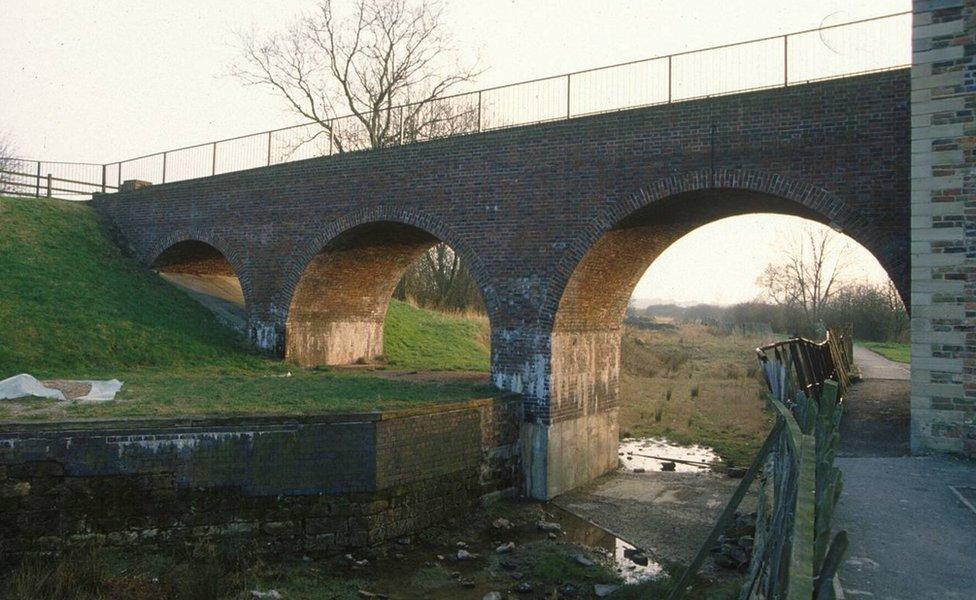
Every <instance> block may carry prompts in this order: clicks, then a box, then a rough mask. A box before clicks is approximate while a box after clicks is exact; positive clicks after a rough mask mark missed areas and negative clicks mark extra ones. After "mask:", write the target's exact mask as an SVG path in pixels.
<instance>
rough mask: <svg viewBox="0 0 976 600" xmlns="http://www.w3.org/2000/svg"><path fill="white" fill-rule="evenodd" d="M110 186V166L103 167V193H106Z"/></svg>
mask: <svg viewBox="0 0 976 600" xmlns="http://www.w3.org/2000/svg"><path fill="white" fill-rule="evenodd" d="M107 184H108V165H102V193H103V194H104V193H105V189H106V185H107Z"/></svg>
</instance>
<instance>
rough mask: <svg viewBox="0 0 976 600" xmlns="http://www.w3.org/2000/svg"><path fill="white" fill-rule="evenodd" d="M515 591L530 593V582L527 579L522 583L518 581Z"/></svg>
mask: <svg viewBox="0 0 976 600" xmlns="http://www.w3.org/2000/svg"><path fill="white" fill-rule="evenodd" d="M515 593H516V594H531V593H532V584H531V583H529V582H528V581H523V582H522V583H520V584H518V585H517V586H515Z"/></svg>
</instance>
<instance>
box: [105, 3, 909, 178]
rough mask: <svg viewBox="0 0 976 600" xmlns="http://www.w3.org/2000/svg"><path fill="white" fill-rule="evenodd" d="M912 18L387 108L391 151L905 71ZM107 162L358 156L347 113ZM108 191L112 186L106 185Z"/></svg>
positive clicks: (199, 170)
mask: <svg viewBox="0 0 976 600" xmlns="http://www.w3.org/2000/svg"><path fill="white" fill-rule="evenodd" d="M911 19H912V17H911V12H902V13H896V14H890V15H885V16H881V17H874V18H871V19H863V20H859V21H851V22H848V23H842V24H838V25H831V26H826V27H820V28H817V29H809V30H805V31H799V32H794V33H789V34H786V35H780V36H774V37H767V38H762V39H757V40H750V41H747V42H741V43H736V44H727V45H723V46H715V47H712V48H705V49H702V50H693V51H688V52H679V53H676V54H669V55H666V56H659V57H655V58H649V59H644V60H637V61H632V62H627V63H621V64H616V65H612V66H607V67H600V68H595V69H587V70H583V71H576V72H573V73H566V74H563V75H557V76H553V77H544V78H541V79H533V80H530V81H523V82H520V83H514V84H509V85H503V86H496V87H490V88H485V89H482V90H478V91H473V92H466V93H461V94H456V95H453V96H449V97H444V98H439V99H437V100H433V101H430V102H427V103H424V104H407V105H403V106H397V107H394V108H391V109H389V111H390V112H389V114H386V115H383V116H384V120H385V118H389V121H390V123H392V125H391V130H392V131H391V132H390V133H389V134H388V135H387V137H386V138H385V141H384V144H383V145H384V146H397V145H402V144H409V143H413V142H418V141H425V140H431V139H437V138H443V137H451V136H456V135H465V134H470V133H477V132H483V131H490V130H494V129H503V128H507V127H517V126H521V125H529V124H535V123H543V122H548V121H559V120H565V119H572V118H576V117H581V116H586V115H593V114H599V113H607V112H615V111H621V110H627V109H631V108H638V107H644V106H653V105H657V104H671V103H676V102H684V101H688V100H693V99H698V98H704V97H710V96H721V95H726V94H735V93H741V92H747V91H753V90H761V89H768V88H776V87H787V86H793V85H798V84H802V83H808V82H812V81H818V80H824V79H833V78H838V77H847V76H852V75H858V74H864V73H871V72H877V71H885V70H891V69H897V68H903V67H907V66H910V65H911V22H912V21H911ZM326 123H327V124H328V125H329V126H330V129H331V130H332V132H331V133H327V132H326V128H324V127H323V126H322V124H321V123H318V122H311V123H305V124H302V125H296V126H292V127H285V128H281V129H274V130H271V131H262V132H260V133H254V134H248V135H242V136H238V137H233V138H228V139H223V140H217V141H211V142H206V143H203V144H196V145H193V146H185V147H182V148H176V149H173V150H167V151H164V152H157V153H154V154H147V155H144V156H138V157H135V158H130V159H125V160H121V161H116V162H111V163H108V164H105V165H95V166H98V167H103V172H104V173H97V174H96V175H97V176H96V177H94V178H93V179H92V180H98V181H105V182H106V183H107V182H112V183H113V184H114V186H111V187H113V188H119V187H121V185H122V182H123V181H125V180H128V179H140V180H144V181H148V182H150V183H167V182H173V181H181V180H185V179H193V178H197V177H207V176H211V175H217V174H221V173H229V172H234V171H241V170H245V169H251V168H256V167H265V166H271V165H274V164H280V163H286V162H291V161H296V160H302V159H306V158H314V157H320V156H329V155H332V154H336V153H339V152H340V143H339V142H341V146H342V150H343V151H349V150H365V149H368V147H369V143H368V140H369V136H368V134H367V132H366V130H365V128H364V126H363V125H362V124H361V123H360V121H359V119H358V118H357V117H356V116H354V115H347V116H342V117H336V118H334V119H330V120H328V121H326ZM106 189H110V186H108V185H106Z"/></svg>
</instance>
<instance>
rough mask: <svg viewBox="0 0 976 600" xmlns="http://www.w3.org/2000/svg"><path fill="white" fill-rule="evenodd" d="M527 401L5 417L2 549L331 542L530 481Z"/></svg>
mask: <svg viewBox="0 0 976 600" xmlns="http://www.w3.org/2000/svg"><path fill="white" fill-rule="evenodd" d="M520 420H521V402H520V401H519V399H518V398H515V397H510V398H508V399H497V400H478V401H473V402H468V403H461V404H455V405H450V406H442V407H431V408H429V409H424V410H418V411H412V412H411V411H401V412H392V413H365V414H334V415H326V416H320V417H296V418H290V417H273V418H272V417H268V418H245V419H230V418H228V419H200V420H192V419H187V420H181V421H145V422H139V421H120V422H110V423H89V424H83V423H74V424H58V425H52V424H30V425H25V424H19V425H15V424H5V425H2V426H0V559H11V558H13V557H15V556H16V555H17V554H19V553H20V552H22V551H24V550H29V549H33V550H50V549H56V548H63V547H66V546H70V545H72V544H79V543H84V542H97V543H101V544H109V545H165V544H176V543H181V542H185V541H194V540H199V539H213V538H222V537H233V536H247V537H249V538H256V539H257V540H258V541H259V542H260V543H261V544H262V545H264V546H265V547H271V548H282V549H287V550H288V551H289V552H291V553H294V552H307V553H315V552H319V553H331V552H336V551H341V550H345V549H348V548H356V547H362V546H365V545H369V544H374V543H377V542H380V541H383V540H387V539H390V538H393V537H396V536H400V535H404V534H408V533H410V532H412V531H416V530H418V529H421V528H423V527H425V526H428V525H431V524H433V523H436V522H438V521H443V520H445V519H447V518H449V517H457V516H463V515H465V514H467V513H468V512H469V511H470V510H472V509H473V507H474V505H475V503H476V502H477V501H478V500H479V498H482V497H484V496H485V495H486V494H491V493H494V492H500V491H505V490H513V489H514V488H515V487H516V486H517V485H518V480H517V478H518V476H519V465H518V449H519V442H518V435H519V422H520Z"/></svg>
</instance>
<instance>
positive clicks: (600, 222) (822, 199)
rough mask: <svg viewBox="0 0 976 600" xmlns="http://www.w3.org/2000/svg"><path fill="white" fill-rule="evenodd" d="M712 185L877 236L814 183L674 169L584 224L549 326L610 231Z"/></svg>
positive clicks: (558, 277) (556, 285)
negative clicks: (786, 203)
mask: <svg viewBox="0 0 976 600" xmlns="http://www.w3.org/2000/svg"><path fill="white" fill-rule="evenodd" d="M713 189H727V190H742V191H751V192H760V193H765V194H769V195H771V196H777V197H779V198H783V199H785V200H790V201H793V202H796V203H798V204H800V205H802V206H804V207H806V208H808V209H810V210H811V211H813V212H815V213H817V214H819V215H821V216H822V217H824V219H826V220H827V221H828V222H829V223H834V224H837V225H839V226H840V227H841V228H842V229H843V230H844V231H845V233H849V234H851V237H853V238H854V239H855V240H857V241H858V242H859V243H861V244H863V245H864V246H865V247H868V248H869V249H870V248H871V247H873V246H872V242H874V241H875V239H877V237H878V234H877V232H875V231H874V228H872V227H871V226H870V224H869V223H868V222H867V220H866V219H864V218H863V217H862V216H861V215H860V214H858V213H857V212H855V211H853V210H852V209H850V208H849V207H848V205H847V204H845V203H844V202H843V201H842V200H841V199H840V198H838V197H837V196H836V195H834V194H832V193H831V192H829V191H828V190H826V189H824V188H821V187H818V186H815V185H813V184H810V183H806V182H802V181H796V180H792V179H788V178H784V177H781V176H780V175H778V174H776V173H771V172H766V171H758V170H743V169H721V170H715V171H712V170H710V169H701V170H696V171H691V172H686V173H675V174H672V175H670V176H668V177H664V178H662V179H659V180H657V181H654V182H652V183H651V184H649V185H647V186H644V187H642V188H640V189H639V190H637V191H636V192H635V193H633V194H630V195H628V196H626V197H625V198H623V199H622V200H620V201H619V202H617V203H615V204H613V205H611V206H610V207H609V208H608V209H607V210H606V211H604V212H603V213H601V214H600V215H598V216H596V217H594V218H593V219H592V220H591V221H590V222H589V223H587V224H586V225H585V226H584V227H583V228H582V230H581V232H580V234H579V235H578V236H576V238H575V239H574V240H573V241H572V242H571V243H570V245H569V246H568V247H567V248H566V252H565V253H564V254H563V256H562V258H561V259H560V261H559V262H558V263H557V265H556V268H555V271H554V275H555V277H554V278H553V282H552V287H551V288H550V289H551V290H552V292H551V293H548V294H547V295H546V297H545V299H544V301H543V303H542V305H541V306H540V321H541V322H542V323H544V324H545V325H547V326H549V327H551V326H552V325H553V324H554V323H555V318H556V311H557V310H558V309H559V303H560V301H561V299H562V295H563V293H564V292H565V290H566V287H567V286H568V284H569V281H570V278H571V277H572V275H573V272H574V270H575V269H576V267H577V266H578V265H579V264H580V262H581V261H582V260H583V258H584V257H585V256H586V254H587V252H589V251H590V249H591V248H592V247H593V246H594V244H596V242H597V240H599V239H600V237H601V236H603V235H604V234H605V233H606V232H607V231H609V230H610V229H612V228H613V227H615V226H616V225H617V224H618V223H620V222H621V221H622V220H623V219H625V218H626V217H628V216H630V215H631V214H633V213H634V212H636V211H638V210H641V209H643V208H647V207H648V206H651V205H653V204H654V203H656V202H658V201H660V200H663V199H665V198H668V197H671V196H675V195H678V194H683V193H688V192H696V191H705V190H713Z"/></svg>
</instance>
